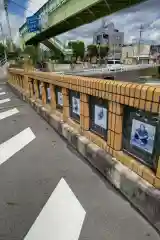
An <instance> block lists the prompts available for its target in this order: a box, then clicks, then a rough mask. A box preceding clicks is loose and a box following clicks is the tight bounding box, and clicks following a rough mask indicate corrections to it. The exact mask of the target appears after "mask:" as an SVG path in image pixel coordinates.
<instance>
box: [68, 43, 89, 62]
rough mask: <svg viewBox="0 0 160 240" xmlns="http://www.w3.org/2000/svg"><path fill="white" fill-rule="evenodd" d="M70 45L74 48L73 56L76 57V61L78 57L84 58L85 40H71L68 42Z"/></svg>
mask: <svg viewBox="0 0 160 240" xmlns="http://www.w3.org/2000/svg"><path fill="white" fill-rule="evenodd" d="M68 47H69V48H71V49H72V50H73V57H75V59H76V61H77V58H78V57H80V58H81V59H83V58H84V53H85V45H84V42H83V41H71V42H69V43H68Z"/></svg>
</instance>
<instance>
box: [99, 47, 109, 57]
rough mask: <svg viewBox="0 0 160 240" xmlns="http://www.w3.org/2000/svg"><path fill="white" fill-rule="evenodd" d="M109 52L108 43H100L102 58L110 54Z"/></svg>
mask: <svg viewBox="0 0 160 240" xmlns="http://www.w3.org/2000/svg"><path fill="white" fill-rule="evenodd" d="M108 52H109V47H108V45H100V49H99V55H100V58H102V59H103V58H105V57H106V56H108Z"/></svg>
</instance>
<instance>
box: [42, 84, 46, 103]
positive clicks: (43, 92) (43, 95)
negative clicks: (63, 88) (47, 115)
mask: <svg viewBox="0 0 160 240" xmlns="http://www.w3.org/2000/svg"><path fill="white" fill-rule="evenodd" d="M46 103H47V94H46V87H45V83H44V82H42V104H43V105H45V104H46Z"/></svg>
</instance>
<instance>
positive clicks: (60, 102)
mask: <svg viewBox="0 0 160 240" xmlns="http://www.w3.org/2000/svg"><path fill="white" fill-rule="evenodd" d="M57 103H58V105H60V106H63V95H62V93H61V92H57Z"/></svg>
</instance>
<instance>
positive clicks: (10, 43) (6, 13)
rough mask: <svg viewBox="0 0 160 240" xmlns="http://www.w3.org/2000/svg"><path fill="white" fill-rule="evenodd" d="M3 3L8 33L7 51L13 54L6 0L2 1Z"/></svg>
mask: <svg viewBox="0 0 160 240" xmlns="http://www.w3.org/2000/svg"><path fill="white" fill-rule="evenodd" d="M3 1H4V10H5V15H6V21H7V26H8V31H9V45H10V46H9V48H10V49H9V50H10V52H13V42H12V34H11V26H10V22H9V15H8V0H3Z"/></svg>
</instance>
